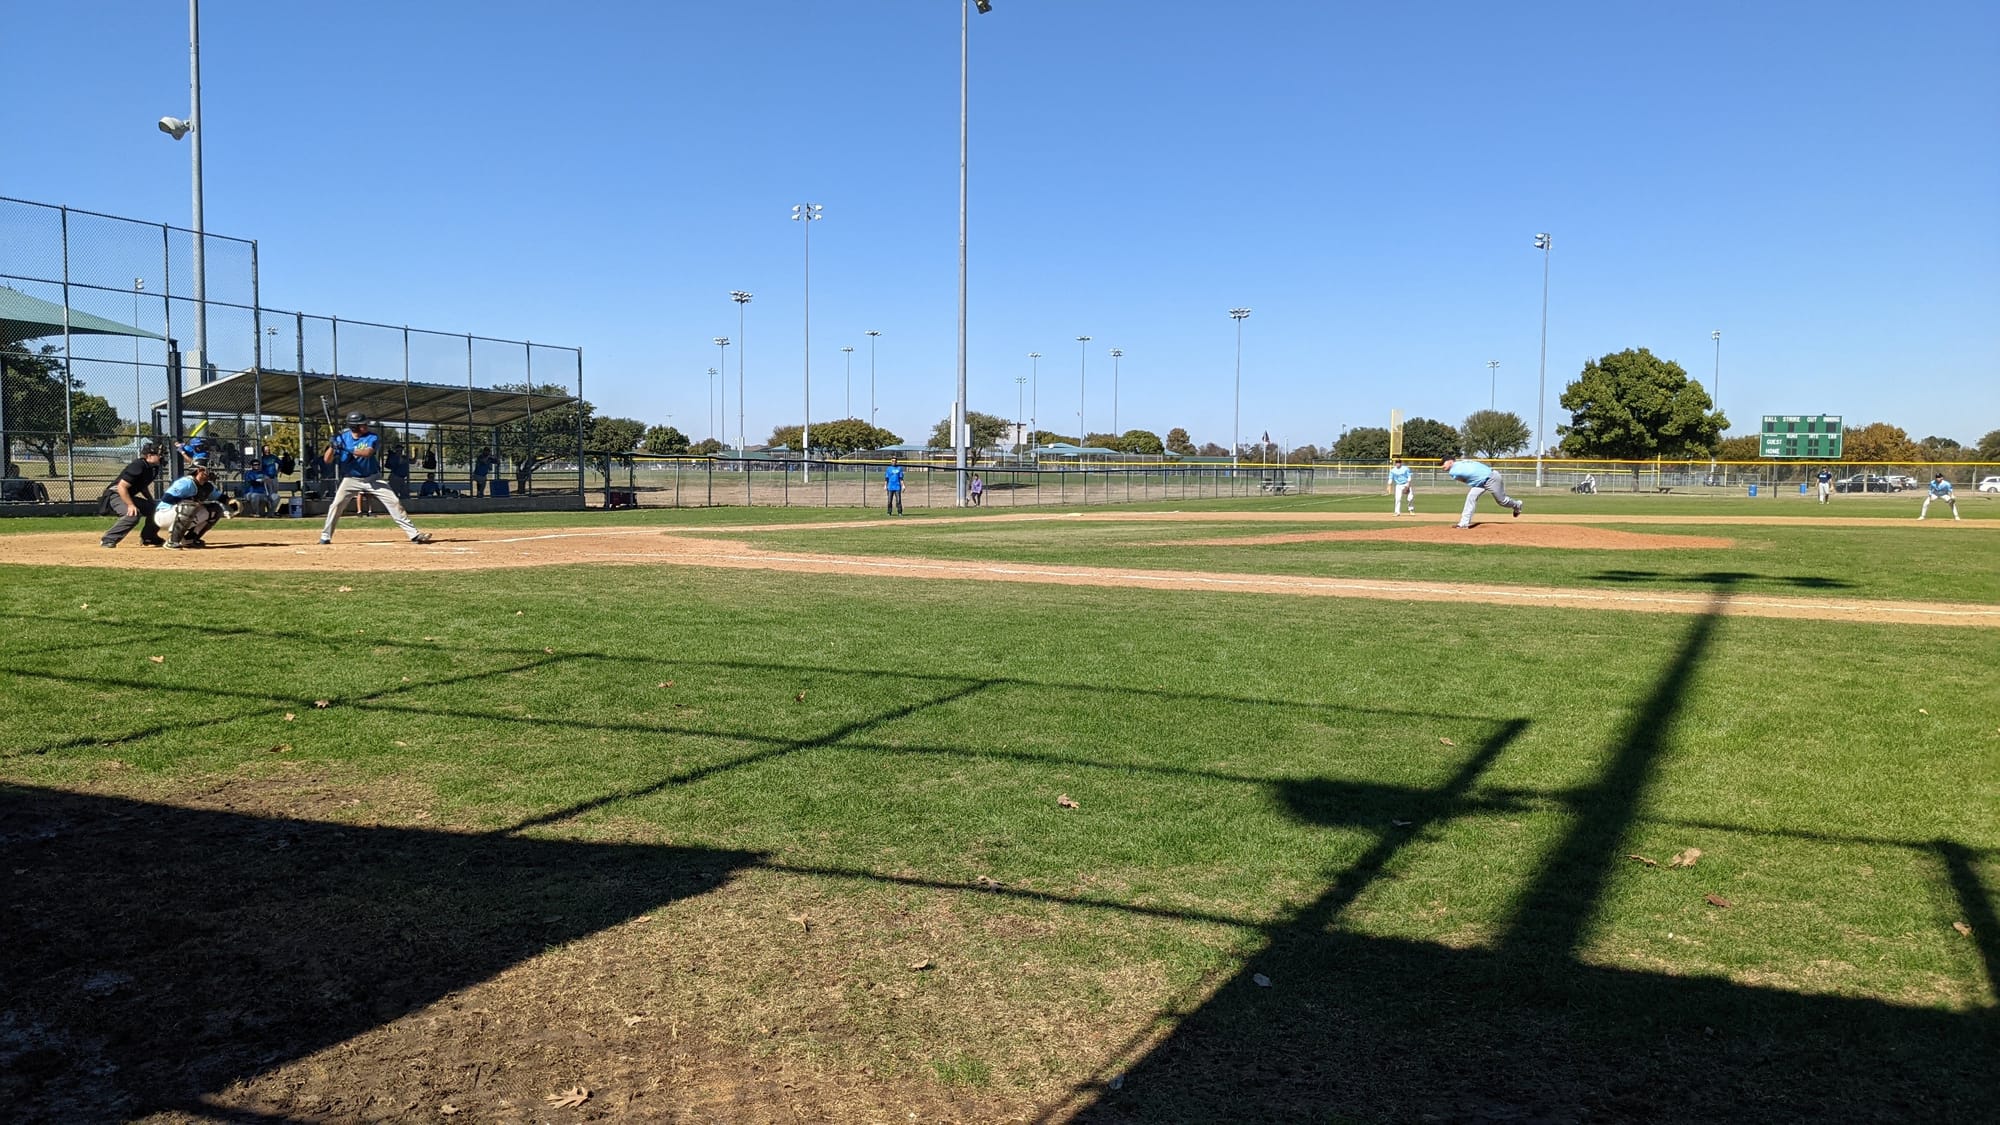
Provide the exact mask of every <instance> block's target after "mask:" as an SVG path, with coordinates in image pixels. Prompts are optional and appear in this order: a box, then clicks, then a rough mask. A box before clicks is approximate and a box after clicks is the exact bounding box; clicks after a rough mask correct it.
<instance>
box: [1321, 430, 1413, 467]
mask: <svg viewBox="0 0 2000 1125" xmlns="http://www.w3.org/2000/svg"><path fill="white" fill-rule="evenodd" d="M1405 432H1406V433H1407V432H1408V431H1407V430H1406V431H1405ZM1333 459H1334V460H1336V461H1387V460H1388V459H1389V428H1388V427H1387V426H1356V427H1354V428H1353V429H1351V430H1349V431H1347V432H1346V433H1344V434H1342V435H1340V440H1338V441H1336V442H1334V443H1333Z"/></svg>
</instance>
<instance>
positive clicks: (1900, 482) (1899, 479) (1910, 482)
mask: <svg viewBox="0 0 2000 1125" xmlns="http://www.w3.org/2000/svg"><path fill="white" fill-rule="evenodd" d="M1888 477H1889V481H1890V482H1891V483H1892V484H1894V485H1895V486H1896V487H1897V488H1901V489H1911V488H1917V487H1919V484H1918V481H1917V478H1915V477H1906V476H1899V475H1898V474H1896V473H1890V474H1888Z"/></svg>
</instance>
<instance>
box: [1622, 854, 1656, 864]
mask: <svg viewBox="0 0 2000 1125" xmlns="http://www.w3.org/2000/svg"><path fill="white" fill-rule="evenodd" d="M1625 858H1626V859H1636V860H1638V861H1639V862H1640V863H1643V864H1645V865H1646V866H1647V867H1658V866H1659V865H1660V861H1659V860H1657V859H1647V858H1646V857H1645V856H1642V855H1628V856H1626V857H1625Z"/></svg>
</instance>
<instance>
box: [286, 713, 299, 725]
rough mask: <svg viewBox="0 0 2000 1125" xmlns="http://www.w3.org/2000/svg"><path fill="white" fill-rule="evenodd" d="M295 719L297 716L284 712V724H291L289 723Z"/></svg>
mask: <svg viewBox="0 0 2000 1125" xmlns="http://www.w3.org/2000/svg"><path fill="white" fill-rule="evenodd" d="M296 718H298V716H297V715H294V714H292V713H291V712H290V711H287V712H285V721H286V722H288V723H289V722H291V721H292V720H293V719H296Z"/></svg>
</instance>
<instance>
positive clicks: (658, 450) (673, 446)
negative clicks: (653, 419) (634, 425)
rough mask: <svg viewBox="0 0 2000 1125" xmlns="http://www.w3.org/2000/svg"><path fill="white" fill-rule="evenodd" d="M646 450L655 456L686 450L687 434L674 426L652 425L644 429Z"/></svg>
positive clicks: (669, 455)
mask: <svg viewBox="0 0 2000 1125" xmlns="http://www.w3.org/2000/svg"><path fill="white" fill-rule="evenodd" d="M645 444H646V452H648V453H651V454H653V455H654V456H655V457H671V456H673V455H675V454H677V453H686V452H687V451H688V436H687V435H686V434H684V433H682V432H681V431H680V429H679V428H678V427H676V426H671V425H668V426H652V427H649V428H648V429H647V430H646V437H645Z"/></svg>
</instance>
